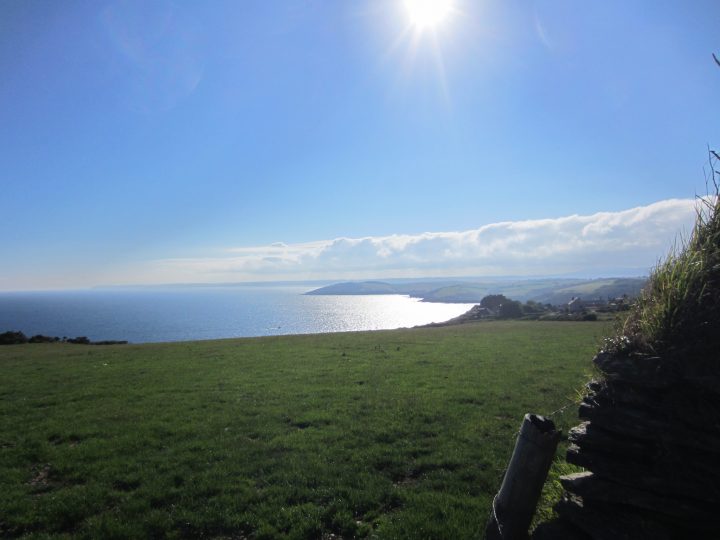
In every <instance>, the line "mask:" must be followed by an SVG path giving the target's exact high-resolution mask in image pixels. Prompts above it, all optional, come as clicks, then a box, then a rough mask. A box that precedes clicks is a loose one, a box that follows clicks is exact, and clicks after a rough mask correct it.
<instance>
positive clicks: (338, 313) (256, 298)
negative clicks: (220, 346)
mask: <svg viewBox="0 0 720 540" xmlns="http://www.w3.org/2000/svg"><path fill="white" fill-rule="evenodd" d="M314 288H316V287H308V286H298V285H246V286H244V285H233V286H217V287H212V286H204V287H197V286H178V287H167V286H165V287H157V288H154V287H139V288H108V289H88V290H76V291H42V292H7V293H0V333H1V332H5V331H8V330H12V331H21V332H23V333H25V334H26V335H27V336H28V337H29V336H32V335H35V334H43V335H46V336H58V337H60V338H62V337H68V338H74V337H78V336H86V337H88V338H90V339H91V340H92V341H103V340H123V341H129V342H131V343H149V342H163V341H186V340H200V339H221V338H236V337H252V336H274V335H284V334H315V333H325V332H348V331H360V330H384V329H392V328H403V327H412V326H417V325H423V324H428V323H432V322H443V321H446V320H448V319H451V318H453V317H457V316H458V315H461V314H462V313H465V312H466V311H467V310H469V309H470V308H471V307H472V306H473V304H444V303H431V302H422V301H420V300H419V299H417V298H410V297H408V296H403V295H367V296H340V295H337V296H336V295H333V296H314V295H305V294H304V293H306V292H308V291H309V290H312V289H314Z"/></svg>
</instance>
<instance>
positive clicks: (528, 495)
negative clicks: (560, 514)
mask: <svg viewBox="0 0 720 540" xmlns="http://www.w3.org/2000/svg"><path fill="white" fill-rule="evenodd" d="M559 441H560V431H558V430H556V429H555V424H554V423H553V421H552V420H550V419H548V418H544V417H542V416H539V415H535V414H526V415H525V418H524V419H523V423H522V426H521V427H520V434H519V435H518V438H517V441H516V442H515V449H514V450H513V454H512V457H511V458H510V464H509V465H508V468H507V471H506V472H505V477H504V478H503V482H502V485H501V486H500V491H498V494H497V495H496V496H495V499H494V500H493V506H492V512H491V514H490V519H489V520H488V523H487V526H486V528H485V538H486V539H487V540H519V539H527V538H528V528H529V527H530V522H531V521H532V518H533V515H534V514H535V507H536V506H537V502H538V499H539V498H540V493H541V492H542V488H543V484H544V483H545V478H546V477H547V473H548V471H549V470H550V465H551V463H552V460H553V457H554V456H555V450H556V449H557V445H558V442H559Z"/></svg>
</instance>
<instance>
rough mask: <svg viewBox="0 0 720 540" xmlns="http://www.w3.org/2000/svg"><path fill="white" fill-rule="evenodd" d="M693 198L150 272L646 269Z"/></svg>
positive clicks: (267, 252) (681, 228)
mask: <svg viewBox="0 0 720 540" xmlns="http://www.w3.org/2000/svg"><path fill="white" fill-rule="evenodd" d="M694 218H695V201H693V200H690V199H670V200H665V201H660V202H657V203H654V204H651V205H648V206H642V207H637V208H632V209H630V210H624V211H621V212H600V213H597V214H593V215H589V216H579V215H572V216H567V217H561V218H555V219H539V220H527V221H514V222H502V223H492V224H489V225H484V226H482V227H480V228H478V229H473V230H469V231H460V232H436V233H423V234H417V235H397V234H395V235H391V236H383V237H365V238H336V239H334V240H321V241H316V242H309V243H301V244H285V243H282V242H277V243H274V244H271V245H268V246H257V247H240V248H232V249H229V250H227V252H226V253H227V255H226V256H221V257H212V258H187V259H166V260H161V261H155V262H154V263H152V265H151V268H149V269H146V271H145V272H144V273H143V276H144V277H141V276H138V279H139V281H145V282H150V281H152V282H213V281H242V280H264V279H268V280H269V279H323V278H327V279H363V278H370V277H391V276H396V277H401V276H431V275H432V276H443V275H447V276H451V275H466V276H469V275H477V276H482V275H542V274H562V273H574V272H588V273H596V274H598V275H600V274H603V272H604V271H611V270H612V269H617V268H642V269H649V268H650V267H652V266H653V265H654V264H655V263H656V262H657V261H658V259H659V258H661V257H663V256H664V255H665V254H666V253H667V251H668V249H669V248H670V246H671V245H672V244H673V242H674V241H675V240H676V239H677V237H678V234H681V233H683V232H684V233H687V232H689V231H690V230H691V228H692V226H693V223H694Z"/></svg>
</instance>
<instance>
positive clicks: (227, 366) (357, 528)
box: [0, 321, 607, 539]
mask: <svg viewBox="0 0 720 540" xmlns="http://www.w3.org/2000/svg"><path fill="white" fill-rule="evenodd" d="M606 330H607V328H606V326H605V324H604V323H592V322H585V323H583V322H509V321H496V322H483V323H476V324H466V325H461V326H450V327H444V328H422V329H408V330H392V331H378V332H358V333H344V334H322V335H304V336H282V337H269V338H251V339H239V340H219V341H199V342H181V343H163V344H146V345H119V346H87V345H72V344H31V345H17V346H15V345H13V346H6V347H2V348H0V369H1V370H2V379H1V380H0V419H1V420H0V536H2V537H23V536H26V537H36V538H40V537H43V538H44V537H48V536H50V537H68V538H69V537H103V538H126V537H156V538H163V537H169V538H198V537H204V538H246V537H247V538H353V537H360V538H363V537H376V538H453V539H460V538H473V537H478V536H480V535H481V532H482V530H483V527H484V524H485V520H486V518H487V515H488V512H489V509H490V504H491V500H492V497H493V495H494V494H495V492H496V490H497V488H498V486H499V482H500V479H501V477H502V473H503V469H504V467H505V465H506V463H507V460H508V458H509V455H510V453H511V451H512V447H513V444H514V437H515V433H516V430H517V428H518V426H519V425H520V421H521V419H522V416H523V414H524V413H526V412H535V413H539V414H546V415H547V414H550V413H553V412H554V411H557V410H558V409H561V408H563V407H565V406H568V405H569V407H567V409H566V410H565V411H564V412H563V413H558V414H555V415H554V416H553V419H554V420H555V421H556V423H558V424H559V425H560V426H561V427H563V428H565V429H566V428H567V427H568V426H570V425H574V423H576V409H575V407H574V406H573V405H572V403H573V401H574V400H575V399H576V396H577V394H576V393H577V391H579V390H580V389H581V388H582V386H583V384H584V383H585V382H586V381H587V379H588V377H589V375H590V369H591V368H590V365H591V363H590V359H591V357H592V354H593V353H594V351H595V350H596V349H597V347H598V345H599V343H600V341H601V338H602V336H603V335H604V334H605V331H606Z"/></svg>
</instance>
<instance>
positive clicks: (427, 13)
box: [405, 0, 453, 29]
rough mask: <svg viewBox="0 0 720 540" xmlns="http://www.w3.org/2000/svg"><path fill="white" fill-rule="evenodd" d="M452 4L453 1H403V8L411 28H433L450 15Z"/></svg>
mask: <svg viewBox="0 0 720 540" xmlns="http://www.w3.org/2000/svg"><path fill="white" fill-rule="evenodd" d="M452 3H453V0H405V8H406V9H407V12H408V14H409V15H410V20H411V21H412V24H413V26H415V27H416V28H418V29H424V28H434V27H435V26H437V25H438V24H440V23H441V22H442V21H443V20H444V19H445V18H446V17H447V16H448V15H449V14H450V11H451V10H452Z"/></svg>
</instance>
